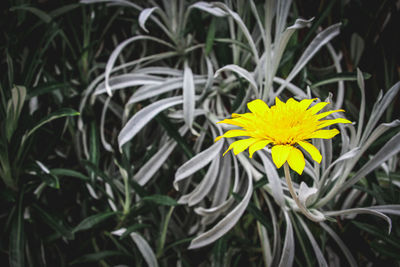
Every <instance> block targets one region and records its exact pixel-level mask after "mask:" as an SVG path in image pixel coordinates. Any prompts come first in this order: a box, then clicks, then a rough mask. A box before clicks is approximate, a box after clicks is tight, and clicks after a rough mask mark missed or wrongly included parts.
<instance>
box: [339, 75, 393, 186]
mask: <svg viewBox="0 0 400 267" xmlns="http://www.w3.org/2000/svg"><path fill="white" fill-rule="evenodd" d="M399 84H400V83H399ZM399 151H400V132H399V133H397V134H396V135H395V136H393V137H392V138H391V139H390V140H389V141H388V142H387V143H386V144H385V145H384V146H383V147H382V148H381V149H380V150H379V151H378V153H376V154H375V156H374V157H372V158H371V159H370V160H369V161H368V162H367V163H366V164H365V165H364V166H363V167H361V169H359V170H358V171H357V172H356V173H355V174H354V176H353V177H351V179H349V180H348V181H347V182H346V183H345V184H344V185H343V186H342V187H341V190H340V192H343V191H344V190H346V189H347V188H349V187H350V186H352V185H353V184H355V183H357V182H358V181H359V180H360V179H361V178H362V177H365V176H366V175H367V174H369V173H370V172H371V171H373V170H375V169H376V168H377V167H379V165H381V164H382V163H383V162H385V161H386V160H388V159H389V158H391V157H393V156H394V155H396V154H397V153H399Z"/></svg>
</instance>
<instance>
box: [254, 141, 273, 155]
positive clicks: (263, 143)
mask: <svg viewBox="0 0 400 267" xmlns="http://www.w3.org/2000/svg"><path fill="white" fill-rule="evenodd" d="M271 142H272V141H271V140H261V141H258V142H256V143H254V144H252V145H251V146H250V147H249V154H250V155H249V157H250V158H252V157H253V154H254V152H256V151H257V150H260V149H263V148H264V147H265V146H266V145H268V144H269V143H271Z"/></svg>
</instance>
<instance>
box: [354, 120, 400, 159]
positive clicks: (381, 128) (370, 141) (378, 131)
mask: <svg viewBox="0 0 400 267" xmlns="http://www.w3.org/2000/svg"><path fill="white" fill-rule="evenodd" d="M399 125H400V120H394V121H392V122H390V123H381V124H380V125H379V126H378V127H376V128H375V130H374V131H373V132H372V133H371V135H370V136H369V137H368V139H367V140H365V142H364V143H363V144H362V146H361V153H364V152H365V151H366V150H367V149H368V148H369V147H370V146H371V145H372V144H373V142H374V141H375V140H377V139H378V138H379V137H380V136H381V135H382V134H384V133H385V132H386V131H387V130H389V129H390V128H394V127H397V126H399ZM361 153H360V154H361Z"/></svg>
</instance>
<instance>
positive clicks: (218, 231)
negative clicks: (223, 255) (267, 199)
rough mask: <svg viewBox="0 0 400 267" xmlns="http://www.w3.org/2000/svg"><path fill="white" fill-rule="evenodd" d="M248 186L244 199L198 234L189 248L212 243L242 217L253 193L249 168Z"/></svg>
mask: <svg viewBox="0 0 400 267" xmlns="http://www.w3.org/2000/svg"><path fill="white" fill-rule="evenodd" d="M247 178H248V187H247V191H246V194H245V196H244V197H243V200H242V201H241V202H240V203H239V204H238V205H237V206H236V207H235V208H234V209H233V210H232V211H231V212H229V213H228V214H227V215H226V216H225V218H223V219H222V220H221V221H219V222H218V223H217V224H216V225H215V226H214V227H213V228H211V229H210V230H208V231H207V232H205V233H202V234H201V235H199V236H197V237H196V238H195V239H193V240H192V242H190V246H189V249H196V248H200V247H204V246H206V245H208V244H211V243H212V242H214V241H215V240H217V239H218V238H220V237H221V236H223V235H224V234H226V233H227V232H228V231H229V230H230V229H231V228H232V227H234V226H235V224H236V223H237V221H238V220H239V219H240V217H241V216H242V214H243V213H244V211H245V210H246V207H247V205H248V204H249V201H250V198H251V194H252V192H253V178H252V175H251V173H250V172H249V171H248V170H247Z"/></svg>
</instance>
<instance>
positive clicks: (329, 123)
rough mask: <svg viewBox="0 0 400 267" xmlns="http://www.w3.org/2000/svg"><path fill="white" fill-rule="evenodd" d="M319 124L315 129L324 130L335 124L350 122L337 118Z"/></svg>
mask: <svg viewBox="0 0 400 267" xmlns="http://www.w3.org/2000/svg"><path fill="white" fill-rule="evenodd" d="M320 123H321V124H319V125H318V127H317V129H322V128H325V127H327V126H329V125H332V124H336V123H351V121H349V120H346V119H344V118H337V119H333V120H325V121H320Z"/></svg>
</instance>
